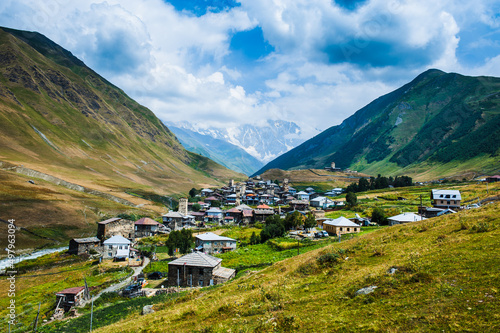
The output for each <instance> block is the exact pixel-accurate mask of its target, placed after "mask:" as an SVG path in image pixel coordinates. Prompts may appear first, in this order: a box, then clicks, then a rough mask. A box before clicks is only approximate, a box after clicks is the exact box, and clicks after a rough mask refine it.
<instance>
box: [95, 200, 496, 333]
mask: <svg viewBox="0 0 500 333" xmlns="http://www.w3.org/2000/svg"><path fill="white" fill-rule="evenodd" d="M499 236H500V203H496V204H490V205H487V206H485V207H483V208H480V209H476V210H469V211H462V212H460V213H458V214H454V215H448V216H445V217H440V218H435V219H429V220H425V221H422V222H415V223H411V224H408V225H402V226H394V227H387V228H383V229H380V230H377V231H374V232H371V233H368V234H364V235H361V236H359V237H357V238H353V239H351V240H347V241H344V242H341V243H335V244H332V245H329V246H327V247H324V248H321V249H317V250H313V251H310V252H307V253H305V254H301V255H300V256H297V257H293V258H290V259H286V260H283V261H280V262H278V263H275V264H273V265H272V266H270V267H268V268H266V269H263V270H261V271H258V272H249V273H248V274H247V275H246V276H243V277H241V278H239V279H237V280H235V281H233V282H230V283H228V284H226V285H223V286H220V287H217V288H205V289H201V290H195V291H192V292H191V293H189V294H187V295H186V296H183V297H181V298H179V299H177V300H175V301H171V302H168V303H165V304H161V303H160V304H156V305H155V306H154V307H155V310H156V313H154V314H151V315H147V316H143V317H137V316H136V315H133V316H128V317H126V318H124V319H123V320H122V321H120V322H118V323H116V324H113V325H110V326H107V327H104V328H101V329H99V330H98V331H99V332H137V331H143V332H165V331H168V332H193V331H195V332H227V331H229V330H231V331H232V330H234V329H235V328H238V331H240V332H275V331H281V332H292V331H300V332H305V331H309V332H325V331H348V332H358V331H372V332H375V331H382V332H408V331H412V332H421V331H465V332H468V331H470V332H478V331H480V332H496V331H498V330H499V329H500V315H499V314H498V311H497V309H498V307H499V306H500V303H499V300H498V297H499V290H500V289H499V288H500V257H499V256H497V255H496V251H497V249H498V247H499V245H500V244H499V242H500V241H499V239H500V238H499ZM391 268H396V271H395V273H394V274H390V273H389V271H390V269H391ZM369 286H377V288H376V289H375V291H374V292H373V293H371V294H368V295H356V291H357V290H359V289H361V288H364V287H369Z"/></svg>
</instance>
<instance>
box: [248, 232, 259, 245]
mask: <svg viewBox="0 0 500 333" xmlns="http://www.w3.org/2000/svg"><path fill="white" fill-rule="evenodd" d="M259 243H260V237H259V236H257V235H256V234H255V231H254V232H252V236H250V245H255V244H259Z"/></svg>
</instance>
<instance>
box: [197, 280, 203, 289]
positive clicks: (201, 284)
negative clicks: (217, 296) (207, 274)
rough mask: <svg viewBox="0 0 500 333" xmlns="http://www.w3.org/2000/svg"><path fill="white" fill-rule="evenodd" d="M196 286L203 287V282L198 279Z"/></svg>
mask: <svg viewBox="0 0 500 333" xmlns="http://www.w3.org/2000/svg"><path fill="white" fill-rule="evenodd" d="M198 285H199V286H200V287H203V280H201V279H200V281H198Z"/></svg>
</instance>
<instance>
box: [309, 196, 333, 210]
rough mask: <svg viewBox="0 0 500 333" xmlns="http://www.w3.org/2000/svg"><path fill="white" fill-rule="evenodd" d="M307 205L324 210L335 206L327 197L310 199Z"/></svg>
mask: <svg viewBox="0 0 500 333" xmlns="http://www.w3.org/2000/svg"><path fill="white" fill-rule="evenodd" d="M309 205H310V206H311V207H317V208H323V209H325V208H328V207H332V206H335V202H333V200H331V199H328V198H327V197H316V198H314V199H311V201H310V202H309Z"/></svg>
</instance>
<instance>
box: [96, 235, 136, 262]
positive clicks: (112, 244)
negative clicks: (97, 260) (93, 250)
mask: <svg viewBox="0 0 500 333" xmlns="http://www.w3.org/2000/svg"><path fill="white" fill-rule="evenodd" d="M103 244H104V248H103V258H104V259H110V258H117V259H124V258H128V257H129V256H130V244H131V242H130V241H129V240H128V239H126V238H125V237H123V236H119V235H116V236H113V237H111V238H109V239H107V240H105V241H104V242H103Z"/></svg>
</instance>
